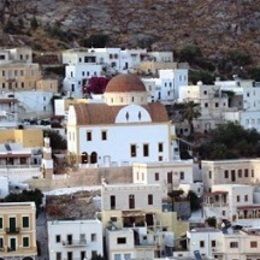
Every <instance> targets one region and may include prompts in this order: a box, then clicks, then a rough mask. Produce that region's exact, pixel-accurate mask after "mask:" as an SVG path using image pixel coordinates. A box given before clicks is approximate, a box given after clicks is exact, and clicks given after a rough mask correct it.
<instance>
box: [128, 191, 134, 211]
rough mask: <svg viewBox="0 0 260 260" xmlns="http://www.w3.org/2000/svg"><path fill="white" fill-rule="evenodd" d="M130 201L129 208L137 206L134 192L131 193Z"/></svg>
mask: <svg viewBox="0 0 260 260" xmlns="http://www.w3.org/2000/svg"><path fill="white" fill-rule="evenodd" d="M128 202H129V209H134V208H135V195H133V194H131V195H129V198H128Z"/></svg>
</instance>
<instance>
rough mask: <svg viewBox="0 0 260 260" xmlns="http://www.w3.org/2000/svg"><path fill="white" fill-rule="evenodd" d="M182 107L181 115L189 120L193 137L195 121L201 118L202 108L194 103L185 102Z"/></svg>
mask: <svg viewBox="0 0 260 260" xmlns="http://www.w3.org/2000/svg"><path fill="white" fill-rule="evenodd" d="M181 106H182V108H181V109H180V113H181V115H182V119H183V120H187V122H188V124H189V127H190V135H191V136H192V135H193V134H194V125H193V120H194V119H197V118H199V117H200V116H201V113H200V106H199V104H197V103H195V102H193V101H189V102H184V103H182V105H181Z"/></svg>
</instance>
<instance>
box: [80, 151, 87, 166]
mask: <svg viewBox="0 0 260 260" xmlns="http://www.w3.org/2000/svg"><path fill="white" fill-rule="evenodd" d="M81 163H82V164H86V163H88V153H86V152H84V153H82V154H81Z"/></svg>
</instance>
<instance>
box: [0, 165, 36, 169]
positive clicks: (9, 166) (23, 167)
mask: <svg viewBox="0 0 260 260" xmlns="http://www.w3.org/2000/svg"><path fill="white" fill-rule="evenodd" d="M40 167H41V165H39V164H28V165H27V164H15V165H12V164H5V165H0V169H20V168H21V169H27V168H33V169H35V168H40Z"/></svg>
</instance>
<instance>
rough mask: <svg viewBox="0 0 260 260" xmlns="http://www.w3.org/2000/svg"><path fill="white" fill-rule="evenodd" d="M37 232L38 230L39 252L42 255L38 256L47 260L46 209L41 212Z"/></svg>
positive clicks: (39, 258)
mask: <svg viewBox="0 0 260 260" xmlns="http://www.w3.org/2000/svg"><path fill="white" fill-rule="evenodd" d="M36 232H37V241H38V246H39V247H40V248H39V249H38V252H39V253H40V255H39V256H38V257H37V259H38V260H47V259H48V239H47V238H48V234H47V220H46V213H45V211H43V212H41V213H40V214H39V216H38V218H37V221H36Z"/></svg>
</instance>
